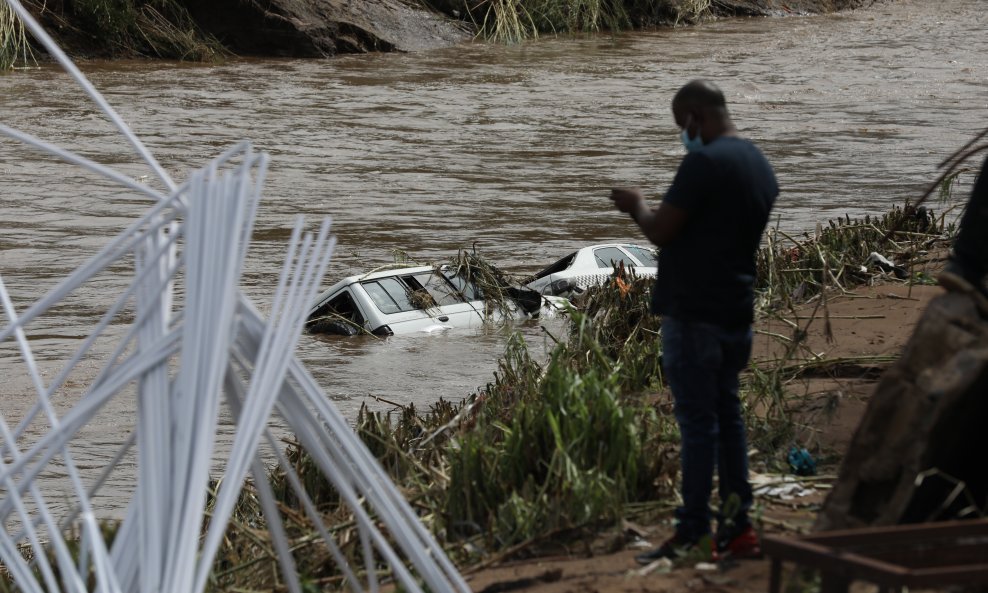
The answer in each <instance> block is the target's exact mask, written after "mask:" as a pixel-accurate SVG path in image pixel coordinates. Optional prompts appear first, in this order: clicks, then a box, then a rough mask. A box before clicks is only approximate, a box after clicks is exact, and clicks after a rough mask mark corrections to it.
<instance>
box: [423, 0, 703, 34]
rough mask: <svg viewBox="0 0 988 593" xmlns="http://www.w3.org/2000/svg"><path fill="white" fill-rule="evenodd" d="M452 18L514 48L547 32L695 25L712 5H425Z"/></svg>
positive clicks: (599, 1)
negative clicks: (660, 25) (457, 18)
mask: <svg viewBox="0 0 988 593" xmlns="http://www.w3.org/2000/svg"><path fill="white" fill-rule="evenodd" d="M424 1H425V2H426V3H428V4H430V5H431V6H433V7H435V8H437V9H439V10H441V11H442V12H444V13H446V14H449V15H456V16H460V17H463V18H466V19H467V20H469V21H470V22H472V23H473V24H474V26H475V27H476V29H477V32H478V35H479V36H481V37H483V38H485V39H488V40H492V41H498V42H506V43H514V42H519V41H524V40H526V39H532V38H535V37H538V36H539V35H540V34H543V33H568V32H586V31H599V30H611V31H617V30H621V29H630V28H634V27H643V26H651V25H658V24H666V25H676V24H679V23H687V22H688V23H695V22H697V21H698V20H700V19H701V18H702V17H703V16H705V15H707V14H708V13H709V12H710V10H711V1H710V0H481V1H479V2H476V1H475V2H469V1H468V2H463V1H462V0H424Z"/></svg>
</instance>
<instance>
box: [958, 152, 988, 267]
mask: <svg viewBox="0 0 988 593" xmlns="http://www.w3.org/2000/svg"><path fill="white" fill-rule="evenodd" d="M954 259H955V260H956V261H957V262H958V263H959V264H960V265H961V266H962V267H963V268H964V270H965V272H966V273H967V275H968V276H969V277H970V279H979V278H984V277H985V275H986V274H988V159H985V162H984V163H983V164H982V165H981V172H980V173H979V174H978V179H977V181H975V183H974V189H973V190H972V191H971V198H970V199H969V200H968V202H967V208H965V210H964V215H963V216H962V217H961V224H960V229H959V230H958V232H957V238H956V239H955V240H954Z"/></svg>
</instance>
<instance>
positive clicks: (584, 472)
mask: <svg viewBox="0 0 988 593" xmlns="http://www.w3.org/2000/svg"><path fill="white" fill-rule="evenodd" d="M951 232H952V227H951V226H950V225H947V224H945V222H944V219H943V217H942V216H941V217H939V218H938V217H935V216H934V215H933V214H932V213H931V212H927V211H925V210H923V211H917V210H915V209H911V208H908V207H907V208H895V209H893V210H891V211H890V212H888V213H886V214H884V215H882V216H878V217H870V216H869V217H864V218H863V219H859V220H853V219H850V218H848V217H845V218H843V219H839V220H834V221H831V222H829V223H828V224H827V225H821V226H820V228H818V229H817V231H816V232H815V233H805V234H803V235H802V236H795V235H792V234H787V233H784V232H782V231H780V230H778V229H770V231H769V240H768V241H767V244H766V246H765V247H764V248H763V249H762V250H761V251H760V252H759V255H758V262H759V278H758V293H759V295H760V298H759V308H760V311H759V315H760V316H772V315H779V314H780V313H781V312H784V311H786V310H787V309H792V308H793V307H795V306H796V305H797V304H799V303H803V304H805V303H806V302H807V301H816V302H817V303H819V304H820V305H821V306H818V307H817V308H815V309H814V314H813V315H812V317H811V318H809V319H806V318H804V320H803V324H802V325H797V326H796V327H794V328H793V331H792V334H791V335H789V336H779V337H778V338H779V339H780V340H781V341H782V342H783V345H784V346H785V347H784V348H783V350H784V352H785V354H784V355H783V356H781V357H778V358H775V359H773V360H770V361H759V362H756V363H753V364H752V366H751V369H750V370H749V372H747V373H745V374H744V375H743V382H742V399H743V403H744V411H745V415H746V420H747V423H748V427H749V438H750V442H751V446H752V448H753V449H755V450H757V451H761V453H760V454H759V459H758V460H757V463H758V464H759V466H760V467H763V468H766V471H776V472H780V473H785V472H786V471H787V465H786V452H787V451H788V450H789V449H790V447H791V446H793V445H794V444H797V443H798V440H799V438H800V430H801V427H800V422H801V419H800V416H799V409H800V408H801V406H802V405H803V404H804V403H805V402H803V401H801V400H800V399H799V397H798V396H795V395H792V394H790V392H789V388H790V383H791V382H793V381H796V380H797V379H798V378H799V377H800V376H801V375H803V374H807V373H811V372H813V373H818V372H820V371H821V369H823V368H824V367H826V365H828V364H833V365H834V366H835V367H836V366H837V365H845V364H848V362H849V361H847V360H840V361H827V360H814V361H813V362H812V363H806V362H801V360H805V359H800V358H799V357H798V356H797V353H798V351H799V349H800V345H801V341H802V340H803V339H804V337H805V334H806V328H807V327H808V325H809V324H810V323H812V322H813V321H815V320H817V319H818V318H820V319H819V321H818V322H819V323H825V322H826V298H825V295H826V294H827V293H828V292H831V291H848V290H851V289H852V288H854V287H855V286H859V285H860V284H862V283H867V282H871V281H872V280H873V278H874V277H875V276H876V275H880V276H882V277H883V278H886V279H887V280H888V281H900V282H928V281H929V279H928V278H926V277H925V276H923V275H922V274H919V273H913V274H908V273H907V274H906V275H905V276H904V277H903V278H901V279H900V278H898V276H897V275H896V274H895V273H894V270H893V271H890V272H888V273H886V272H883V271H882V270H881V269H880V268H870V269H869V267H868V265H867V264H865V262H866V261H867V260H868V256H869V255H871V253H873V252H875V253H879V252H880V253H884V254H887V256H888V257H887V259H889V260H890V261H894V262H895V265H896V266H901V267H902V269H904V270H907V272H908V271H909V270H910V269H911V267H912V265H913V264H914V263H916V262H920V261H922V260H923V259H925V258H928V257H930V253H932V252H933V251H935V250H936V249H938V247H942V246H943V245H944V244H945V241H947V240H948V238H949V235H950V233H951ZM650 285H651V280H650V279H648V278H635V277H633V276H629V275H627V274H625V273H624V272H623V271H622V270H619V271H618V272H617V273H616V274H615V276H613V277H612V278H611V279H610V281H609V282H608V283H607V284H606V285H604V286H602V287H599V288H594V289H591V290H589V291H587V292H586V293H585V294H584V295H581V298H580V299H579V301H578V302H576V303H575V306H574V309H573V310H572V311H571V313H570V318H569V320H568V325H567V327H566V330H565V335H560V336H555V335H552V334H550V333H548V330H547V336H548V339H549V340H550V342H551V343H552V344H553V346H552V348H551V351H550V352H549V353H548V355H547V356H546V357H545V359H544V360H538V359H537V357H536V356H534V355H533V354H532V352H531V351H530V349H529V346H528V345H526V343H525V342H524V341H523V340H522V339H521V338H520V337H516V338H513V339H512V340H511V341H510V343H509V344H508V346H507V348H506V351H505V354H504V357H503V358H502V359H501V360H500V362H499V365H498V370H497V371H496V372H495V374H494V379H493V381H492V382H491V383H489V384H488V385H486V386H485V387H484V388H482V389H480V390H479V391H478V392H476V393H474V394H472V395H470V396H468V397H466V398H465V399H464V400H463V401H461V402H449V401H445V400H440V401H438V402H436V403H435V404H433V405H432V406H431V407H430V408H429V409H428V410H424V411H422V410H418V409H416V408H415V407H414V406H397V405H395V406H394V408H393V409H391V410H390V411H371V410H370V409H368V408H366V407H365V408H363V409H362V410H361V412H360V414H359V417H358V419H357V422H356V431H357V432H358V434H359V435H360V437H361V438H362V440H363V441H364V442H365V443H366V444H367V446H368V447H369V448H370V449H371V451H372V452H373V453H374V454H375V456H376V457H377V458H378V459H379V460H380V462H381V463H382V464H383V466H384V467H385V468H386V469H387V470H388V472H389V473H390V475H391V476H392V477H393V479H394V480H395V481H396V483H397V484H398V485H399V487H400V488H401V489H402V491H403V492H404V493H405V494H406V496H407V497H408V499H409V500H410V501H411V502H412V503H413V505H414V506H415V508H416V509H417V510H418V511H419V514H420V516H421V517H422V520H423V521H424V522H425V524H426V525H427V526H428V528H429V529H430V530H431V531H432V533H433V534H434V535H435V537H436V538H437V540H438V541H439V542H440V544H441V545H442V546H443V547H444V548H445V549H446V551H447V553H448V554H449V555H450V556H451V557H452V558H453V560H454V562H456V564H457V565H458V566H459V567H461V570H463V571H464V572H466V573H469V572H471V571H472V570H474V569H476V568H479V567H483V566H487V565H489V564H491V563H493V562H496V561H498V560H501V559H505V558H508V557H517V556H519V555H533V554H539V553H540V551H542V550H547V549H556V550H558V546H560V545H562V546H573V545H577V546H580V547H583V548H584V549H588V548H589V547H591V546H594V545H597V546H600V545H603V546H606V547H611V548H619V547H621V546H623V545H624V543H625V541H624V535H622V530H621V529H620V528H619V525H620V523H621V520H622V519H630V520H636V519H643V518H645V519H647V518H654V517H656V516H662V515H664V514H667V513H668V512H669V511H670V510H671V509H672V508H673V507H674V506H675V505H676V480H677V472H678V463H679V462H678V429H677V427H676V423H675V420H674V418H673V415H672V406H671V402H670V400H669V399H668V395H664V394H665V393H666V392H665V386H664V384H663V379H662V372H661V356H662V352H661V346H660V340H659V339H658V334H659V330H660V320H659V319H658V318H657V317H656V316H653V315H651V314H649V311H648V304H649V291H650ZM850 362H852V363H853V361H850ZM288 456H289V458H290V459H291V460H292V462H293V464H294V466H295V469H296V471H297V472H298V474H299V475H300V476H301V478H302V480H303V482H304V483H305V484H306V485H307V486H308V488H309V489H310V490H309V491H310V492H312V493H313V499H314V500H315V501H316V503H317V504H318V505H320V508H321V509H322V511H323V512H324V514H325V515H324V516H325V517H326V524H327V525H334V526H337V528H338V529H339V530H340V541H341V542H342V544H343V545H342V547H343V549H344V551H346V552H347V553H348V554H352V559H353V560H354V561H356V559H357V558H359V550H358V549H357V547H358V546H359V542H358V539H359V538H356V537H355V536H353V535H352V534H348V532H347V530H348V529H349V530H351V531H352V529H353V527H352V526H353V523H352V521H351V518H350V517H349V511H348V509H347V508H346V507H345V506H344V505H342V504H341V503H340V502H339V499H338V497H337V496H336V495H335V493H334V492H333V490H332V488H331V487H330V486H329V484H328V483H327V482H326V481H325V480H324V479H323V478H322V477H321V476H320V474H319V472H318V470H317V469H316V467H315V464H314V463H313V462H312V461H311V460H310V459H309V458H308V456H307V455H306V454H305V452H304V451H302V450H301V449H300V448H299V447H298V446H297V445H295V444H290V445H289V447H288ZM272 481H273V483H274V484H275V485H276V490H277V491H279V492H282V493H283V496H282V499H281V502H282V504H283V506H284V508H283V515H284V516H285V517H286V518H289V519H290V520H291V521H295V522H294V523H292V527H291V529H290V531H292V533H291V535H292V537H294V539H295V541H296V542H298V548H297V549H298V550H299V552H298V555H297V559H298V562H299V570H300V571H301V572H302V574H303V575H305V578H306V579H307V581H308V582H311V583H316V584H322V585H325V584H328V583H339V582H340V578H341V577H340V575H339V573H338V572H337V570H336V568H334V566H333V563H332V562H328V561H327V558H328V555H327V553H326V552H325V551H324V550H319V549H309V547H314V546H316V544H315V543H312V542H315V541H316V540H317V538H310V537H309V534H311V533H312V532H313V530H314V527H313V526H311V525H307V524H306V522H305V521H304V520H301V519H299V520H297V521H296V519H294V518H297V517H300V516H301V515H302V514H301V513H299V512H298V510H297V504H298V503H297V501H296V500H295V499H294V497H293V495H292V494H291V490H290V488H287V487H281V486H279V485H284V484H285V477H284V476H283V475H282V474H281V472H279V471H277V470H275V472H274V474H273V475H272ZM245 496H246V499H245V500H249V499H250V494H249V490H248V491H247V494H246V495H245ZM249 506H250V505H249V504H248V505H246V507H245V508H247V507H249ZM257 517H259V514H258V515H257ZM257 517H254V518H253V519H250V520H249V521H246V520H245V521H244V522H243V525H253V526H256V525H257V521H258V518H257ZM347 526H349V527H347ZM238 529H247V528H244V527H238V526H237V524H234V525H233V526H232V527H231V537H230V538H229V540H228V543H229V545H228V548H227V549H226V550H225V552H224V553H225V554H226V558H225V560H223V562H222V570H219V571H218V573H217V580H216V585H217V587H219V588H231V587H237V586H247V585H249V586H250V587H251V588H257V587H259V586H260V587H267V586H275V585H276V584H277V583H276V582H274V581H272V580H270V579H273V578H275V577H274V576H273V575H275V574H276V570H275V560H274V558H270V559H265V560H263V561H262V562H261V564H263V565H265V566H259V562H258V559H257V558H258V555H257V553H256V552H257V550H256V549H255V548H257V547H258V546H259V545H260V544H259V543H258V541H257V538H258V537H263V536H261V535H259V534H260V533H262V532H260V531H258V530H257V529H256V527H251V528H249V530H250V532H251V535H250V537H247V536H246V534H240V535H237V534H236V533H235V532H236V531H237V530H238ZM601 534H610V535H608V536H606V537H603V538H601ZM381 570H382V572H384V573H386V568H384V567H381ZM381 576H382V577H384V578H386V576H387V575H386V574H382V575H381ZM258 579H261V580H260V581H259V580H258ZM265 579H267V580H265Z"/></svg>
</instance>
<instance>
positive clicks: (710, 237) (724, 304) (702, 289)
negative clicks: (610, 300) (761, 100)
mask: <svg viewBox="0 0 988 593" xmlns="http://www.w3.org/2000/svg"><path fill="white" fill-rule="evenodd" d="M778 194H779V186H778V183H777V182H776V180H775V173H774V172H773V171H772V167H771V165H769V164H768V161H767V160H766V159H765V156H764V155H763V154H762V153H761V151H760V150H758V148H757V147H756V146H755V145H754V144H752V143H751V142H749V141H748V140H744V139H742V138H737V137H733V136H721V137H719V138H717V139H716V140H714V141H713V142H711V143H710V144H707V145H705V146H704V147H703V148H702V149H701V150H698V151H696V152H693V153H690V154H688V155H686V157H685V158H684V159H683V162H682V163H681V164H680V165H679V170H678V171H677V172H676V177H675V179H673V181H672V185H671V186H670V187H669V191H668V192H666V195H665V198H664V199H663V202H665V203H667V204H671V205H673V206H678V207H679V208H682V209H683V210H686V212H687V218H686V223H685V226H684V227H683V229H682V231H681V232H680V234H679V236H677V237H676V239H674V240H673V241H672V242H670V243H668V244H667V245H665V246H664V247H662V249H661V250H660V251H659V274H658V277H657V279H656V283H655V292H654V293H653V295H652V312H653V313H658V314H661V315H668V316H670V317H675V318H677V319H682V320H685V321H702V322H707V323H714V324H717V325H720V326H724V327H729V328H736V327H743V326H746V325H749V324H750V323H751V322H752V319H753V316H754V281H755V256H756V253H757V251H758V246H759V244H760V241H761V236H762V232H763V231H764V230H765V225H766V224H767V223H768V217H769V212H770V211H771V209H772V205H773V204H774V203H775V198H776V196H777V195H778Z"/></svg>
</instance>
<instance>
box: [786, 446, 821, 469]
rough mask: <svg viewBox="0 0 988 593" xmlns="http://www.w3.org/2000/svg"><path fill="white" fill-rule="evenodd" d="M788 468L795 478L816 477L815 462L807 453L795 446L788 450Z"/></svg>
mask: <svg viewBox="0 0 988 593" xmlns="http://www.w3.org/2000/svg"><path fill="white" fill-rule="evenodd" d="M789 467H791V468H792V471H793V473H794V474H796V475H797V476H815V475H816V460H815V459H813V456H812V455H810V452H809V451H807V450H806V449H801V448H799V447H796V446H793V447H792V448H791V449H789Z"/></svg>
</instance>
